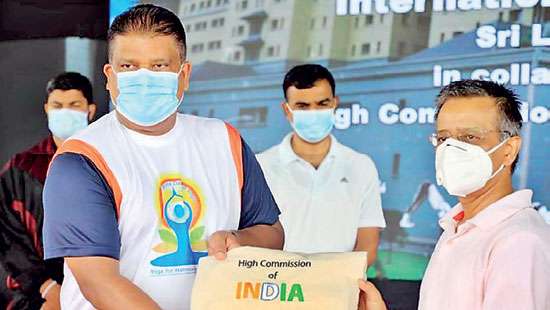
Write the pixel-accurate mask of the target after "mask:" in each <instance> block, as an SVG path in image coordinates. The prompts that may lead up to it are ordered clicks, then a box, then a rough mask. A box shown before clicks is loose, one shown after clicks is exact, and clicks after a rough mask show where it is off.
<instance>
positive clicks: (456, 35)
mask: <svg viewBox="0 0 550 310" xmlns="http://www.w3.org/2000/svg"><path fill="white" fill-rule="evenodd" d="M463 33H464V32H463V31H454V32H453V38H456V37H458V36H459V35H461V34H463Z"/></svg>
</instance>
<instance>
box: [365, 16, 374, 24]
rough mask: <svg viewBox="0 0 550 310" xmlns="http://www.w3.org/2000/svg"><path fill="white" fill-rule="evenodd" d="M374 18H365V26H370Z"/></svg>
mask: <svg viewBox="0 0 550 310" xmlns="http://www.w3.org/2000/svg"><path fill="white" fill-rule="evenodd" d="M373 21H374V17H373V16H372V15H367V16H365V25H372V23H373Z"/></svg>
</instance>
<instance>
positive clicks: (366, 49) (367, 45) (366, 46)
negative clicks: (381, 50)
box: [361, 43, 370, 55]
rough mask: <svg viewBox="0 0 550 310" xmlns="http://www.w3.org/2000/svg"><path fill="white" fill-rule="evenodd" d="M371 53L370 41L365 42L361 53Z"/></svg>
mask: <svg viewBox="0 0 550 310" xmlns="http://www.w3.org/2000/svg"><path fill="white" fill-rule="evenodd" d="M368 54H370V43H365V44H363V45H361V55H368Z"/></svg>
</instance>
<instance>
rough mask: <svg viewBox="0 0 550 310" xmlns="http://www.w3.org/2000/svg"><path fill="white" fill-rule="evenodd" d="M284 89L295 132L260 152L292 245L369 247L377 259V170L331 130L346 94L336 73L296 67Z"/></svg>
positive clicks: (382, 224)
mask: <svg viewBox="0 0 550 310" xmlns="http://www.w3.org/2000/svg"><path fill="white" fill-rule="evenodd" d="M283 92H284V95H285V99H286V100H285V102H283V103H282V108H283V111H284V113H285V115H286V117H287V119H288V121H289V122H290V124H291V125H292V127H293V129H294V132H292V133H289V134H288V135H287V136H286V137H285V138H284V139H283V141H282V142H281V144H279V145H276V146H274V147H272V148H270V149H268V150H267V151H265V152H263V153H261V154H259V155H258V156H257V157H258V161H259V162H260V165H261V166H262V170H263V171H264V174H265V176H266V180H267V183H268V184H269V187H270V188H271V191H272V193H273V196H274V197H275V200H276V201H277V204H278V206H279V208H280V210H281V216H280V219H281V223H282V224H283V227H284V229H285V250H288V251H295V252H306V253H313V252H346V251H354V250H356V251H367V252H368V253H369V255H368V260H369V264H372V262H373V261H374V260H375V259H376V250H377V247H378V241H379V229H380V228H383V227H385V225H386V224H385V221H384V217H383V213H382V207H381V202H380V191H379V180H378V172H377V170H376V166H375V165H374V163H373V161H372V160H371V159H370V158H369V157H368V156H367V155H365V154H361V153H358V152H356V151H354V150H352V149H351V148H349V147H346V146H344V145H342V144H340V143H339V142H338V141H337V140H336V139H335V138H334V136H332V135H330V132H331V130H332V128H333V124H334V110H335V108H336V107H337V106H338V100H339V99H338V97H337V96H335V83H334V78H333V77H332V74H331V73H330V72H329V71H328V70H327V69H326V68H324V67H323V66H320V65H313V64H306V65H301V66H297V67H294V68H293V69H291V70H290V71H289V72H288V73H287V74H286V76H285V79H284V83H283Z"/></svg>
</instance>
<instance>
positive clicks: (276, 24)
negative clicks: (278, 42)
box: [271, 19, 279, 30]
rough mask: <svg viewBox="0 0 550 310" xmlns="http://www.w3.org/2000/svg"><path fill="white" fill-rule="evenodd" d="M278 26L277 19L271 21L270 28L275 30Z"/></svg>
mask: <svg viewBox="0 0 550 310" xmlns="http://www.w3.org/2000/svg"><path fill="white" fill-rule="evenodd" d="M277 28H279V20H277V19H274V20H272V21H271V30H277Z"/></svg>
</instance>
